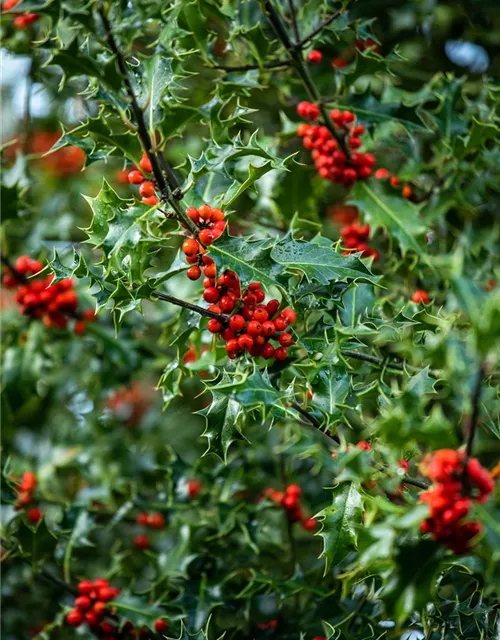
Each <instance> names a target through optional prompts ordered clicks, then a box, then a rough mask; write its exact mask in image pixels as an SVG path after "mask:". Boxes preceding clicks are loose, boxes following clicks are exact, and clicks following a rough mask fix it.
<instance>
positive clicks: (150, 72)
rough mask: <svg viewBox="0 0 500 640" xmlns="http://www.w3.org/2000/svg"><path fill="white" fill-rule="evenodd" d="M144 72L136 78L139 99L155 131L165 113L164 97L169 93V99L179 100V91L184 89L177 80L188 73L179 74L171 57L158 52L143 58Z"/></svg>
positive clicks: (150, 127)
mask: <svg viewBox="0 0 500 640" xmlns="http://www.w3.org/2000/svg"><path fill="white" fill-rule="evenodd" d="M141 67H142V70H143V74H142V75H140V76H137V78H136V80H137V82H138V84H139V87H140V89H141V91H140V92H138V99H139V101H140V102H141V103H144V104H145V105H146V107H145V108H144V117H145V120H146V125H147V126H148V127H149V129H150V131H151V132H153V131H154V130H155V128H156V127H157V125H158V124H159V123H160V122H161V121H162V119H163V115H164V109H163V104H162V102H163V99H164V98H165V95H166V94H167V93H168V94H169V100H170V101H173V102H177V101H179V100H180V98H179V97H178V96H177V92H178V91H179V90H181V89H182V85H180V84H179V83H178V82H177V80H178V79H181V78H182V77H185V75H186V74H178V73H176V72H175V71H174V68H173V63H172V59H171V58H166V57H165V56H164V55H162V54H156V55H153V56H151V57H149V58H141Z"/></svg>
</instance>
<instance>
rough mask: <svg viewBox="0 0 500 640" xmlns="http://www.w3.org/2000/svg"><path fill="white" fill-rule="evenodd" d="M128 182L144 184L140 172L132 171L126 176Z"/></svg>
mask: <svg viewBox="0 0 500 640" xmlns="http://www.w3.org/2000/svg"><path fill="white" fill-rule="evenodd" d="M128 181H129V182H130V184H142V183H143V182H144V176H143V175H142V173H141V172H140V171H137V170H136V169H134V171H131V172H130V173H129V174H128Z"/></svg>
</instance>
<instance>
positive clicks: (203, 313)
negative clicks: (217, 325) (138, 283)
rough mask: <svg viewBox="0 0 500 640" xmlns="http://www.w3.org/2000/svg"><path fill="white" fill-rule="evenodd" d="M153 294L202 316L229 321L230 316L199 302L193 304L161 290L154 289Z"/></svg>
mask: <svg viewBox="0 0 500 640" xmlns="http://www.w3.org/2000/svg"><path fill="white" fill-rule="evenodd" d="M152 295H153V296H155V298H158V300H164V301H165V302H170V303H171V304H175V305H177V306H178V307H183V308H184V309H189V310H190V311H194V312H195V313H199V314H200V316H206V317H207V318H215V320H218V321H219V322H222V323H223V324H226V323H227V322H229V316H226V315H224V314H222V313H215V312H214V311H209V310H208V309H205V308H204V307H200V306H199V305H197V304H191V302H186V301H185V300H181V299H180V298H175V297H174V296H170V295H168V294H166V293H161V292H160V291H153V292H152Z"/></svg>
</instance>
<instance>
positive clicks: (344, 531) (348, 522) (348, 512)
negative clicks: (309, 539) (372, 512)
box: [318, 482, 363, 575]
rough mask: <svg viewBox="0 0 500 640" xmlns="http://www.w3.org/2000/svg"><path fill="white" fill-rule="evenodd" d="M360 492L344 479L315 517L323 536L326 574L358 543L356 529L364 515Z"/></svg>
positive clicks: (320, 533)
mask: <svg viewBox="0 0 500 640" xmlns="http://www.w3.org/2000/svg"><path fill="white" fill-rule="evenodd" d="M362 505H363V501H362V497H361V494H360V493H359V491H358V489H357V488H356V486H355V485H354V483H353V482H345V483H344V484H341V485H339V486H338V487H336V488H335V489H334V490H333V502H332V505H331V506H330V507H326V508H325V509H323V510H322V511H321V512H320V513H319V515H318V517H319V519H320V521H321V524H322V528H321V531H320V532H319V535H320V536H321V537H322V538H323V543H324V548H323V552H322V554H321V557H322V558H325V575H326V573H327V572H328V570H329V569H330V568H331V567H332V566H335V565H337V564H339V562H342V560H343V559H344V558H345V557H346V555H347V554H348V553H349V552H350V551H353V550H354V549H355V548H356V546H357V540H358V529H359V528H360V526H361V522H362V515H363V506H362Z"/></svg>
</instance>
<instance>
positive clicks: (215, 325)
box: [207, 318, 222, 333]
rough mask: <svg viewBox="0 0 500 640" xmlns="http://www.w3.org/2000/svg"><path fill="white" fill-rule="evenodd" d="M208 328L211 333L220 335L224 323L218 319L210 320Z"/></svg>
mask: <svg viewBox="0 0 500 640" xmlns="http://www.w3.org/2000/svg"><path fill="white" fill-rule="evenodd" d="M207 328H208V330H209V331H210V333H219V331H220V330H221V329H222V323H220V322H219V321H218V320H217V319H216V318H210V320H209V321H208V324H207Z"/></svg>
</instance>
